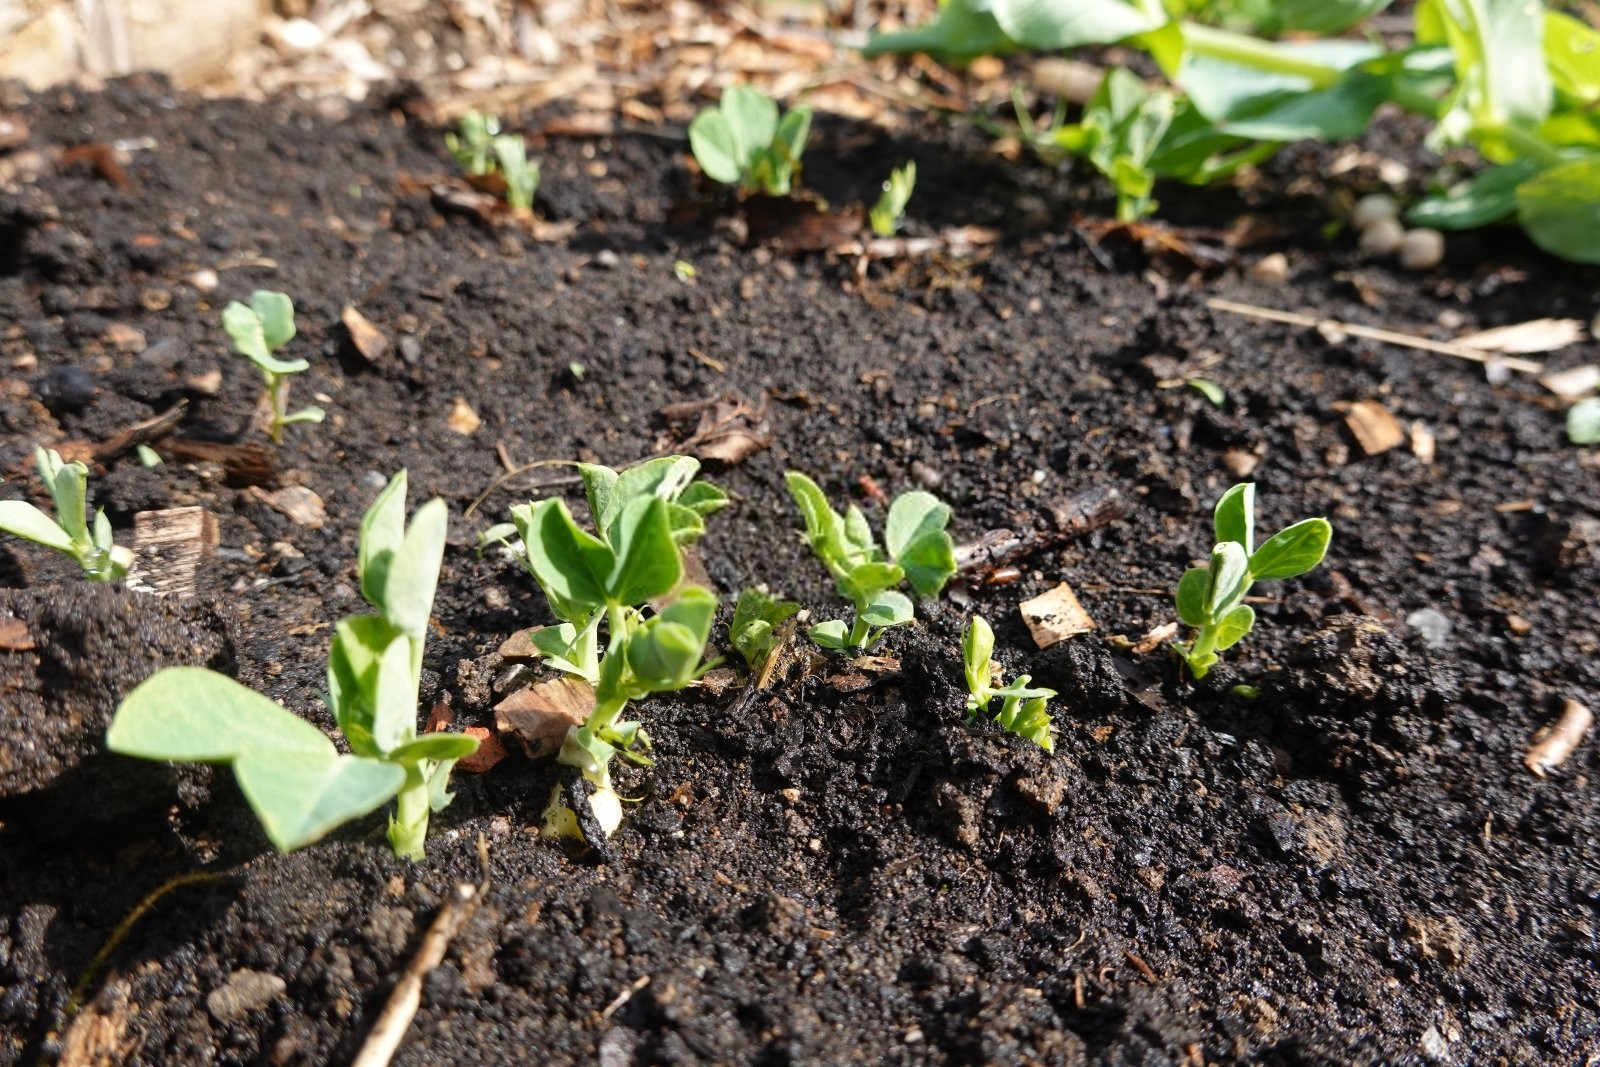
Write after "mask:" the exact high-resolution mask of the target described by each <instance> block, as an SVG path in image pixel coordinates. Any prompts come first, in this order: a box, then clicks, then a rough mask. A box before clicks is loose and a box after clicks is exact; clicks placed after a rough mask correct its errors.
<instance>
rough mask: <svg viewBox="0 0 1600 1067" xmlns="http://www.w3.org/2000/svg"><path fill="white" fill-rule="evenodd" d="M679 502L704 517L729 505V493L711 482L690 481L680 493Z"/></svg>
mask: <svg viewBox="0 0 1600 1067" xmlns="http://www.w3.org/2000/svg"><path fill="white" fill-rule="evenodd" d="M677 503H678V504H679V505H680V506H682V507H686V508H688V509H689V510H691V511H693V512H695V513H696V514H697V515H700V516H701V517H702V518H703V517H705V516H707V515H711V514H713V513H715V512H718V511H721V510H722V509H723V508H725V507H727V506H728V494H727V493H726V492H725V491H724V490H723V489H721V488H719V487H718V486H715V485H712V484H711V483H710V482H704V481H699V482H690V483H689V484H688V485H687V486H685V487H684V490H683V492H682V493H679V494H678V499H677Z"/></svg>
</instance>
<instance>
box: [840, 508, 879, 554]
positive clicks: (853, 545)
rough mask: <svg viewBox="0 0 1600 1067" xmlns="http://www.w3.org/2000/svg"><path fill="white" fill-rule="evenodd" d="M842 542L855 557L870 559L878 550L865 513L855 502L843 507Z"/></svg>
mask: <svg viewBox="0 0 1600 1067" xmlns="http://www.w3.org/2000/svg"><path fill="white" fill-rule="evenodd" d="M844 542H845V548H846V550H847V551H849V552H850V554H851V556H852V557H855V558H862V559H870V558H871V557H872V556H873V555H875V554H876V553H877V551H878V543H877V541H876V540H875V539H874V538H873V536H872V526H871V525H870V524H869V523H868V522H867V516H866V513H865V512H864V511H862V510H861V509H860V508H859V507H857V506H856V505H855V504H851V505H850V506H849V507H847V508H845V509H844Z"/></svg>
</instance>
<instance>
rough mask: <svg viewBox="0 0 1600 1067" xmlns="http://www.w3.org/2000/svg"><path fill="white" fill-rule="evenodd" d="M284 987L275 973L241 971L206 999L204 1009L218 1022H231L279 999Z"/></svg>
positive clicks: (283, 983)
mask: <svg viewBox="0 0 1600 1067" xmlns="http://www.w3.org/2000/svg"><path fill="white" fill-rule="evenodd" d="M288 988H289V987H288V984H287V983H286V982H284V980H283V979H282V978H279V977H278V976H277V975H275V974H267V973H266V972H264V971H252V970H246V969H241V970H237V971H234V972H233V973H232V974H230V975H229V976H228V980H227V982H225V983H224V984H223V985H221V986H220V987H218V988H217V989H213V990H212V991H211V992H210V993H209V994H207V996H206V1010H207V1011H209V1012H210V1013H211V1016H212V1018H214V1019H216V1020H217V1022H219V1023H233V1022H238V1021H239V1020H240V1019H243V1018H244V1017H245V1016H246V1015H249V1014H250V1013H251V1012H253V1011H257V1010H259V1009H261V1008H265V1007H266V1006H267V1005H268V1004H271V1003H272V1002H273V1001H274V1000H276V999H277V998H278V997H280V996H282V995H283V993H284V990H286V989H288Z"/></svg>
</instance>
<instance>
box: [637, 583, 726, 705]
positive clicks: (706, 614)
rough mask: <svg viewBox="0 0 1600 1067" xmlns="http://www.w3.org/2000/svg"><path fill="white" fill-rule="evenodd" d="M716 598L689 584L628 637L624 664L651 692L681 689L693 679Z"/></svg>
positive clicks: (708, 630) (708, 633)
mask: <svg viewBox="0 0 1600 1067" xmlns="http://www.w3.org/2000/svg"><path fill="white" fill-rule="evenodd" d="M716 611H717V598H716V597H714V596H712V595H711V594H710V593H709V592H707V591H706V590H704V589H701V588H700V587H699V586H690V587H689V588H687V589H685V590H684V591H683V593H682V594H681V595H680V596H679V597H678V599H676V600H674V601H673V602H672V603H671V604H668V605H667V606H666V608H664V609H663V610H662V611H661V613H660V614H658V615H656V616H655V617H653V618H651V619H649V620H648V621H647V622H645V624H644V625H643V626H641V627H640V628H639V629H638V630H637V631H635V632H634V634H633V636H632V637H630V638H629V639H628V651H627V657H628V667H629V668H630V669H631V670H632V671H633V674H634V678H635V680H636V681H638V682H639V683H640V684H641V685H642V686H643V687H644V688H645V689H647V690H648V691H650V692H653V693H661V692H669V691H671V690H675V689H682V688H683V687H684V686H685V685H688V684H689V683H690V682H691V681H693V680H694V677H695V672H696V671H697V670H698V668H699V666H700V658H701V656H702V655H703V654H704V652H705V647H706V638H707V637H708V636H709V635H710V633H711V620H712V618H713V617H714V616H715V615H716Z"/></svg>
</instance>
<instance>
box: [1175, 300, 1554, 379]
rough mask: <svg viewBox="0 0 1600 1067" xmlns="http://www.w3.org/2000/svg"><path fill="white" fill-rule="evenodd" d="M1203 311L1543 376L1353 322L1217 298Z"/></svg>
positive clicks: (1529, 366) (1491, 356)
mask: <svg viewBox="0 0 1600 1067" xmlns="http://www.w3.org/2000/svg"><path fill="white" fill-rule="evenodd" d="M1206 307H1208V308H1211V309H1212V310H1214V311H1227V312H1231V313H1232V314H1234V315H1244V316H1246V317H1247V318H1252V319H1266V320H1268V321H1269V322H1286V323H1288V324H1289V325H1291V326H1309V327H1312V328H1314V329H1316V328H1326V329H1332V330H1339V331H1340V332H1342V333H1348V334H1351V335H1352V336H1355V337H1365V338H1367V339H1368V340H1370V341H1382V342H1384V343H1385V344H1391V345H1400V346H1401V347H1403V348H1420V349H1422V350H1423V351H1425V352H1438V353H1439V354H1440V355H1445V356H1455V357H1456V358H1457V359H1465V360H1470V361H1471V362H1473V363H1498V364H1500V365H1501V366H1502V367H1505V368H1507V369H1508V370H1519V371H1522V372H1524V373H1526V374H1543V373H1544V364H1543V363H1535V362H1533V361H1532V360H1531V359H1516V358H1514V357H1511V356H1506V357H1501V356H1499V355H1496V354H1495V353H1493V352H1485V351H1484V350H1483V349H1481V348H1474V347H1472V346H1471V345H1464V344H1459V343H1457V342H1454V341H1434V340H1432V339H1430V338H1427V337H1419V336H1417V335H1416V334H1411V333H1397V332H1396V331H1394V330H1382V329H1379V328H1377V327H1376V326H1362V325H1359V324H1358V323H1354V322H1340V321H1339V320H1337V319H1323V318H1318V317H1317V316H1315V315H1302V314H1301V313H1300V312H1298V311H1276V310H1274V309H1272V308H1264V307H1256V306H1255V305H1254V304H1240V303H1236V302H1235V301H1232V300H1224V299H1222V298H1221V297H1212V298H1211V299H1210V300H1207V301H1206Z"/></svg>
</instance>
